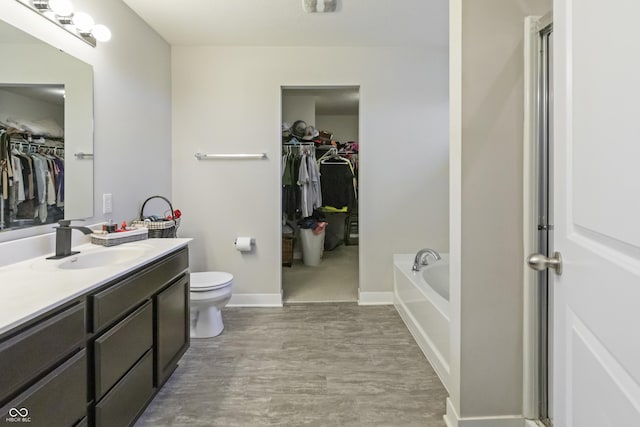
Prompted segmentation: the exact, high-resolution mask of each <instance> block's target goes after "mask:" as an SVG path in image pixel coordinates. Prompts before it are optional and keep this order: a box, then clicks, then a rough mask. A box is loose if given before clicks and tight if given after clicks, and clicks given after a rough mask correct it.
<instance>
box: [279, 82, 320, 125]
mask: <svg viewBox="0 0 640 427" xmlns="http://www.w3.org/2000/svg"><path fill="white" fill-rule="evenodd" d="M292 92H295V91H283V93H282V121H283V122H288V123H289V124H290V125H292V124H293V122H295V121H296V120H303V121H304V122H305V123H306V124H307V125H310V126H315V122H316V98H315V96H310V95H296V94H295V93H292Z"/></svg>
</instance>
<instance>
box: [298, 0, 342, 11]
mask: <svg viewBox="0 0 640 427" xmlns="http://www.w3.org/2000/svg"><path fill="white" fill-rule="evenodd" d="M337 5H338V0H302V7H303V8H304V11H305V12H307V13H316V12H318V13H324V12H335V11H336V8H337Z"/></svg>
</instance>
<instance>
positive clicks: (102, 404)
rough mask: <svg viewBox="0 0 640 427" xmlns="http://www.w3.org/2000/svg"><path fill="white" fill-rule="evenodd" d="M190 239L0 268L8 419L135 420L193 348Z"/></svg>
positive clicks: (1, 401)
mask: <svg viewBox="0 0 640 427" xmlns="http://www.w3.org/2000/svg"><path fill="white" fill-rule="evenodd" d="M188 241H189V239H149V240H145V241H142V242H136V243H130V244H125V245H120V246H119V247H113V248H104V247H98V248H93V246H96V245H90V244H87V245H82V246H80V247H78V248H77V249H80V250H81V253H80V254H79V255H78V256H77V259H76V261H73V260H71V259H67V260H58V261H51V260H47V262H43V261H42V260H41V259H36V260H28V261H25V262H21V263H18V264H14V265H11V266H7V267H3V268H0V301H2V302H3V303H2V309H1V313H2V314H0V416H1V417H3V419H2V421H5V422H6V423H14V422H28V423H29V425H32V426H53V425H55V426H76V425H80V426H107V427H116V426H128V425H132V424H133V423H134V422H135V420H136V419H137V418H138V416H139V415H140V414H141V413H142V412H143V410H144V408H145V407H146V406H147V405H148V403H149V402H150V401H151V399H152V398H153V396H154V395H155V394H156V393H157V391H158V390H159V389H160V388H161V387H162V385H163V384H164V382H165V381H166V380H167V379H168V378H169V376H170V375H171V373H172V372H173V371H174V369H175V368H176V367H177V363H178V361H179V359H180V358H181V357H182V355H183V354H184V352H185V351H186V349H187V348H188V347H189V273H188V268H189V257H188V248H187V242H188ZM118 248H120V249H118ZM132 251H133V252H132ZM125 252H126V254H125V255H121V254H124V253H125ZM114 254H116V255H114ZM83 255H84V258H83ZM119 257H120V258H119ZM43 258H44V257H43ZM100 259H108V260H109V262H108V265H101V264H100V262H98V261H99V260H100ZM86 260H90V261H86ZM96 260H98V261H96ZM78 263H80V264H78ZM83 283H84V285H83ZM21 301H23V302H28V303H25V304H21Z"/></svg>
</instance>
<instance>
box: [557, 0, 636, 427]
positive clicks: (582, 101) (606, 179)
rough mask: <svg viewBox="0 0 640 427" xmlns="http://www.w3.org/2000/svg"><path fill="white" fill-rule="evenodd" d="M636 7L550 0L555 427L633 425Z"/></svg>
mask: <svg viewBox="0 0 640 427" xmlns="http://www.w3.org/2000/svg"><path fill="white" fill-rule="evenodd" d="M638 17H640V1H638V0H607V1H602V0H555V1H554V34H555V36H554V37H555V41H554V43H555V54H554V60H555V73H554V75H555V103H554V104H555V124H554V145H555V149H554V151H553V156H554V159H553V164H554V166H553V174H554V177H553V182H554V185H553V188H554V192H555V196H554V197H553V200H554V220H555V233H554V242H553V250H555V251H559V252H560V253H561V254H562V258H563V261H564V264H563V271H562V275H556V274H551V275H550V276H551V277H552V278H553V279H552V282H553V283H552V284H551V288H552V289H553V298H554V301H553V303H554V309H553V310H554V311H553V316H554V318H553V324H554V328H553V334H554V337H553V348H554V354H553V370H554V376H553V406H554V411H553V424H554V426H556V427H564V426H567V427H570V426H571V427H590V426H593V427H605V426H612V427H626V426H629V427H637V426H640V25H638Z"/></svg>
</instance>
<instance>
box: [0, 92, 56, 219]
mask: <svg viewBox="0 0 640 427" xmlns="http://www.w3.org/2000/svg"><path fill="white" fill-rule="evenodd" d="M0 111H11V113H2V116H0V133H2V134H1V135H0V159H2V165H1V166H0V167H1V168H2V178H1V179H2V200H1V201H0V208H2V209H1V210H0V227H2V228H3V229H16V228H21V227H28V226H32V225H36V224H47V223H54V222H57V221H58V220H60V219H63V218H64V129H63V128H62V126H61V125H60V123H64V86H63V85H24V86H19V85H0ZM36 117H39V119H35V118H36Z"/></svg>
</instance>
